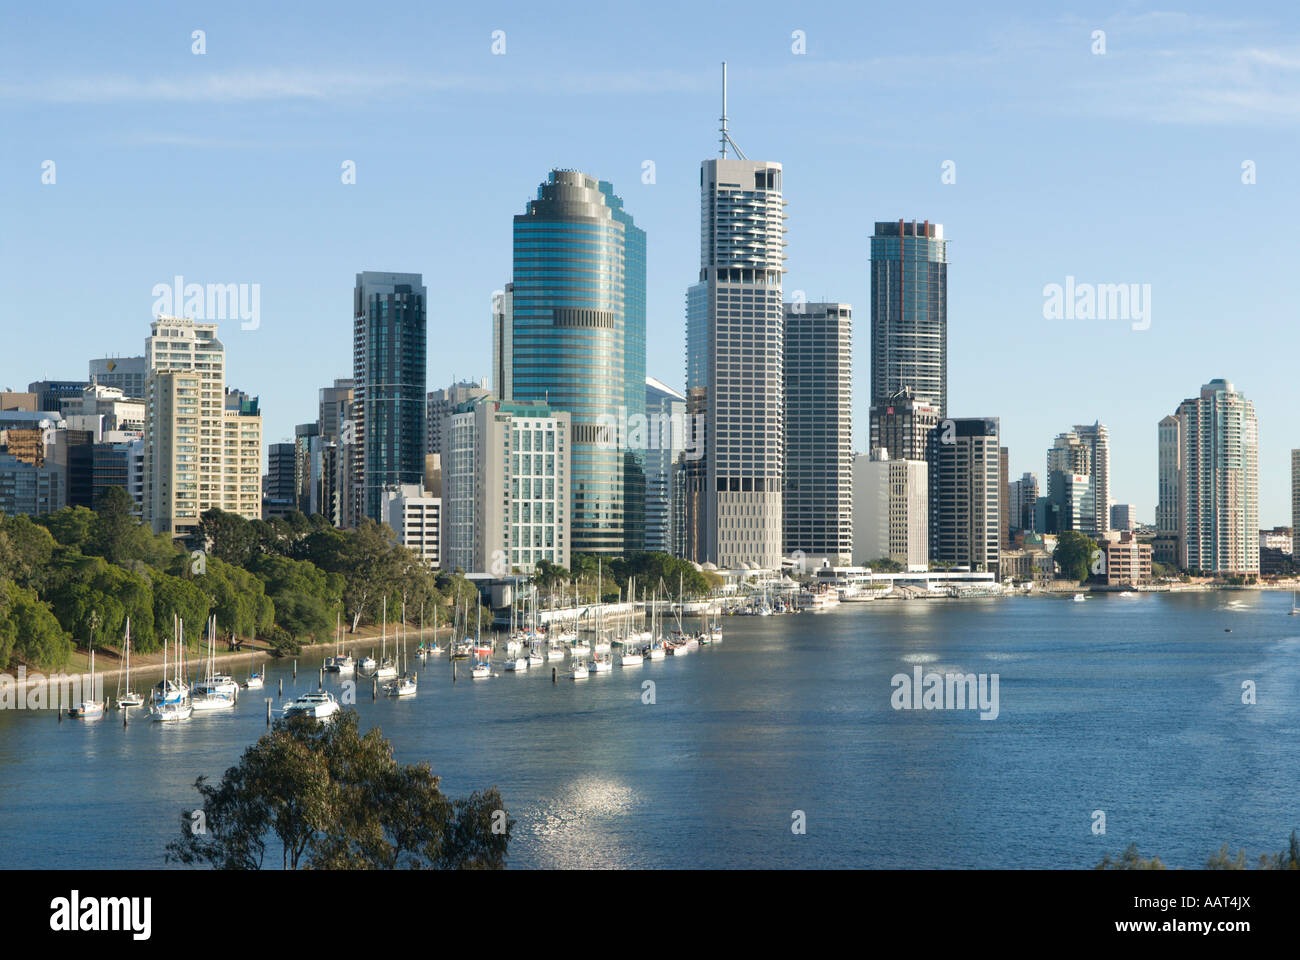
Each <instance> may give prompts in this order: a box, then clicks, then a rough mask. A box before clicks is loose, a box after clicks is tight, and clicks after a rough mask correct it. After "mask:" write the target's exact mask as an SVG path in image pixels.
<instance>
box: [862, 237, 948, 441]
mask: <svg viewBox="0 0 1300 960" xmlns="http://www.w3.org/2000/svg"><path fill="white" fill-rule="evenodd" d="M908 389H910V390H911V391H912V396H914V397H915V398H916V399H918V400H924V401H928V402H929V403H930V404H932V405H934V406H936V407H938V409H939V419H941V420H942V419H944V418H945V417H946V416H947V415H948V413H947V411H948V242H947V240H945V239H944V236H943V225H942V224H938V223H930V221H928V220H926V221H922V222H918V221H916V220H913V221H911V222H908V221H905V220H897V221H888V222H878V223H876V225H875V232H874V233H873V235H872V237H871V405H872V406H873V407H875V406H885V405H888V404H889V403H890V401H891V400H892V399H893V398H895V397H897V396H898V394H899V393H900V392H901V391H903V390H908ZM882 445H883V444H882ZM901 452H902V451H901V450H900V451H899V454H900V455H901Z"/></svg>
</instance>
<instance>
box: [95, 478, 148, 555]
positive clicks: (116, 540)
mask: <svg viewBox="0 0 1300 960" xmlns="http://www.w3.org/2000/svg"><path fill="white" fill-rule="evenodd" d="M139 526H140V524H139V522H138V521H137V520H136V518H135V501H134V500H132V499H131V495H130V494H129V493H127V492H126V491H125V490H123V489H122V488H121V487H109V488H108V489H107V490H105V491H104V492H103V493H101V494H100V495H99V499H97V500H96V501H95V520H94V522H93V523H92V524H91V526H90V535H89V537H88V538H87V550H86V552H87V553H93V554H95V555H96V556H100V557H103V558H104V559H106V560H107V561H108V562H109V563H122V562H124V561H126V560H130V559H134V558H135V551H133V550H132V546H133V544H134V541H135V537H134V534H135V532H136V528H137V527H139Z"/></svg>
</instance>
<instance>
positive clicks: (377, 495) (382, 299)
mask: <svg viewBox="0 0 1300 960" xmlns="http://www.w3.org/2000/svg"><path fill="white" fill-rule="evenodd" d="M428 302H429V296H428V291H427V290H426V289H425V286H424V280H423V278H422V277H421V276H420V274H418V273H379V272H372V271H365V272H362V273H358V274H357V283H356V287H355V289H354V290H353V295H352V317H353V323H352V379H353V384H354V386H353V389H354V395H355V407H354V412H355V414H356V416H355V431H356V445H355V447H354V450H355V453H356V460H355V464H354V470H355V475H354V477H353V485H354V495H355V498H356V501H355V508H356V514H357V516H358V517H369V518H370V519H372V520H374V521H376V522H380V523H382V522H384V520H385V515H384V514H385V509H386V502H387V501H386V494H385V492H384V491H385V489H386V488H388V487H392V486H401V485H402V484H418V483H422V482H423V477H424V405H425V390H424V387H425V375H426V374H425V368H426V364H427V360H428V314H427V309H428Z"/></svg>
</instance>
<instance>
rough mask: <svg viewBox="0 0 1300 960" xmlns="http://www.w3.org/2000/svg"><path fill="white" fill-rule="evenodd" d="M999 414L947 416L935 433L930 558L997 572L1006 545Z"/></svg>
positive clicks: (932, 465)
mask: <svg viewBox="0 0 1300 960" xmlns="http://www.w3.org/2000/svg"><path fill="white" fill-rule="evenodd" d="M998 426H999V424H998V419H997V418H996V417H987V418H964V419H958V420H945V421H944V422H943V425H942V426H941V428H940V429H939V430H936V431H935V432H934V433H933V434H932V435H931V436H932V440H931V453H930V457H929V460H930V465H931V470H932V472H933V474H934V476H932V478H931V483H930V492H931V496H932V497H934V496H935V494H936V493H937V495H938V504H937V505H935V504H931V507H930V515H931V517H933V518H934V519H933V521H932V522H933V523H935V524H937V526H938V529H937V530H932V531H931V535H930V543H931V545H932V547H931V551H930V559H931V560H945V561H948V562H950V563H953V564H956V565H959V566H967V567H969V568H970V569H971V570H972V571H987V572H992V573H997V571H998V562H999V559H1000V556H1001V546H1002V535H1001V534H1002V520H1001V515H1000V514H1001V502H1002V497H1001V494H1000V493H999V492H998V486H999V482H1000V478H1001V472H1002V471H1001V467H1000V460H1001V456H1000V450H999V446H998Z"/></svg>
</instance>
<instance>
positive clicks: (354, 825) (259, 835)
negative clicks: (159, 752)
mask: <svg viewBox="0 0 1300 960" xmlns="http://www.w3.org/2000/svg"><path fill="white" fill-rule="evenodd" d="M194 786H195V789H197V790H198V793H199V796H200V798H201V801H202V802H201V805H200V809H201V810H202V811H203V814H204V818H205V821H206V822H205V828H206V830H205V832H203V833H199V832H197V831H195V830H193V829H192V823H193V821H192V816H191V814H190V813H188V812H187V813H183V814H182V815H181V836H180V839H178V840H174V841H172V842H171V843H169V844H168V845H167V859H168V860H175V861H178V862H180V863H184V864H189V865H195V864H203V865H208V866H212V867H216V868H218V869H241V870H258V869H261V868H262V866H263V863H264V861H265V859H266V856H267V854H268V852H270V853H271V855H272V856H274V853H275V848H276V847H278V848H279V853H280V858H281V859H280V862H281V865H282V866H283V867H285V868H286V869H294V870H296V869H299V868H308V869H333V870H338V869H394V868H411V869H429V868H433V869H501V868H502V867H504V866H505V861H506V851H507V847H508V845H509V842H510V833H511V830H512V829H513V827H514V821H513V820H510V819H509V817H508V816H507V814H506V812H505V805H504V803H503V802H502V800H501V795H500V793H499V792H498V791H497V789H496V788H495V787H494V788H492V789H490V790H487V791H484V792H481V793H475V794H473V795H471V796H469V797H466V798H463V799H458V800H451V799H449V798H447V797H446V796H444V795H443V793H442V791H441V790H440V789H439V786H438V778H437V777H436V776H434V775H433V773H432V772H431V771H430V769H429V765H428V764H425V763H421V764H416V765H412V766H403V765H400V764H398V763H397V761H396V760H394V758H393V750H392V746H391V744H389V742H388V741H387V740H385V739H384V738H383V735H382V734H381V733H380V731H379V730H378V729H373V730H371V731H369V732H368V733H366V734H365V736H362V735H360V733H359V731H358V726H357V714H356V712H355V711H353V710H345V711H342V712H340V713H338V714H336V715H335V716H334V718H333V719H332V720H331V721H330V722H328V723H320V722H317V721H315V720H312V719H309V718H306V717H292V718H289V719H287V720H280V721H277V722H276V723H275V725H274V727H273V728H272V730H271V732H270V733H267V734H265V735H264V736H262V737H261V738H260V739H259V740H258V741H257V743H255V744H254V745H253V746H251V747H249V748H248V749H247V750H246V751H244V755H243V757H241V758H240V761H239V764H238V765H237V766H235V767H231V768H230V769H229V770H227V771H226V773H225V775H224V776H223V777H222V778H221V780H220V781H219V782H218V783H217V784H215V785H212V784H209V783H208V782H207V778H206V777H200V778H199V779H198V780H197V781H196V782H195V785H194Z"/></svg>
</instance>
